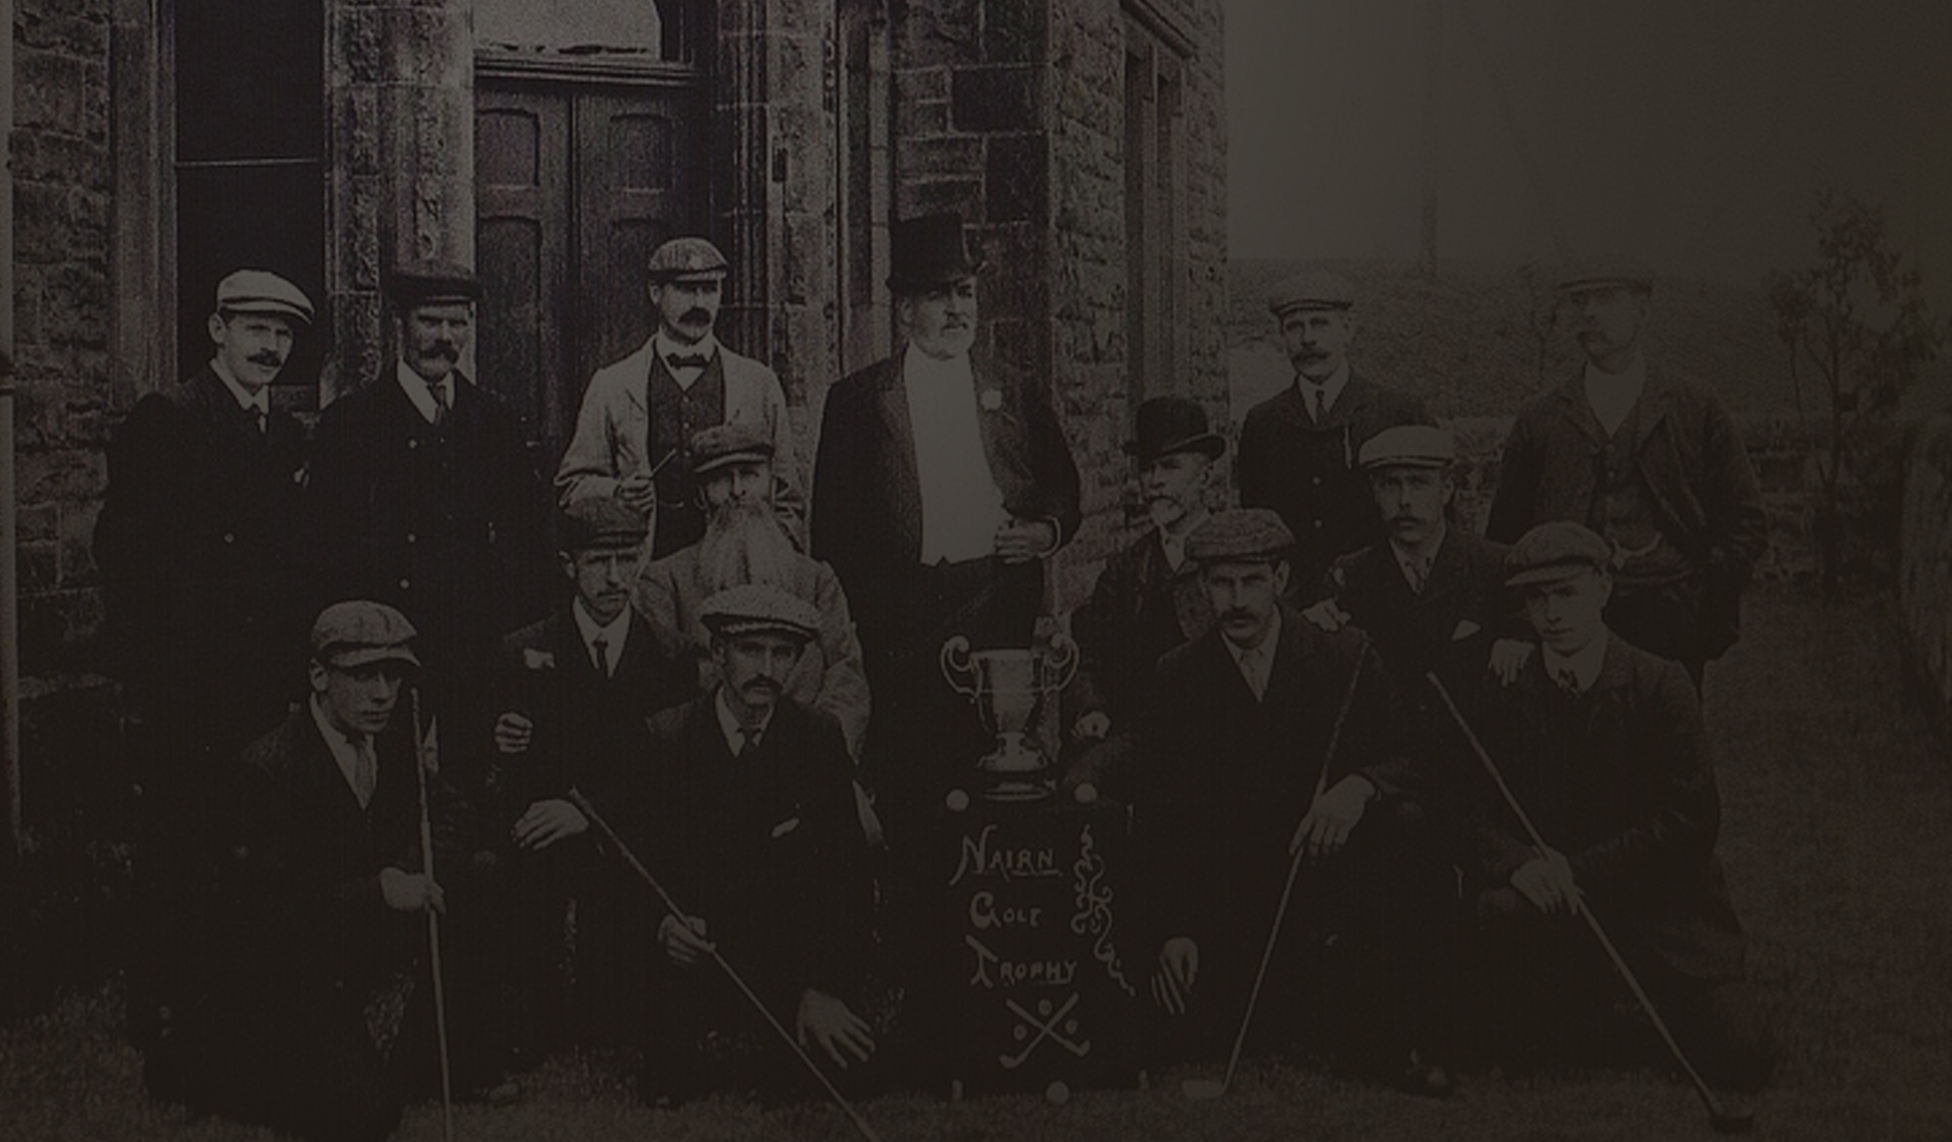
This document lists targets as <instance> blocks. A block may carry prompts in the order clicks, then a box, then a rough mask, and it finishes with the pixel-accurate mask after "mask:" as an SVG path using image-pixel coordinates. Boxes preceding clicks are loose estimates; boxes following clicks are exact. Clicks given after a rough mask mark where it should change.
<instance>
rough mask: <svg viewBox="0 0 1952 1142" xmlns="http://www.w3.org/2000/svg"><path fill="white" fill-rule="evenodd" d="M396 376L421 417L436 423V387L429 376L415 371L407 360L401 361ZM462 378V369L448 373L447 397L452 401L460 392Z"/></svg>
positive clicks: (402, 389) (450, 406)
mask: <svg viewBox="0 0 1952 1142" xmlns="http://www.w3.org/2000/svg"><path fill="white" fill-rule="evenodd" d="M394 376H395V378H396V379H397V380H398V381H399V382H400V390H401V391H402V392H404V393H406V394H407V399H408V400H410V401H412V402H413V407H414V408H416V409H418V410H419V412H420V419H422V420H424V421H426V422H427V423H428V424H432V423H434V418H435V416H436V413H435V409H434V387H433V386H432V385H431V384H429V383H428V382H427V378H426V377H423V376H421V375H420V374H419V373H417V372H415V371H414V368H413V366H412V365H409V364H407V363H406V362H405V361H401V362H400V367H399V369H398V370H397V371H396V372H395V373H394ZM460 380H461V371H460V370H459V369H455V370H453V371H451V372H449V373H448V374H447V399H448V400H449V401H450V402H452V401H453V400H454V399H455V397H456V395H457V393H458V390H459V387H460ZM448 407H449V408H450V409H452V408H453V405H452V404H451V403H450V404H449V406H448Z"/></svg>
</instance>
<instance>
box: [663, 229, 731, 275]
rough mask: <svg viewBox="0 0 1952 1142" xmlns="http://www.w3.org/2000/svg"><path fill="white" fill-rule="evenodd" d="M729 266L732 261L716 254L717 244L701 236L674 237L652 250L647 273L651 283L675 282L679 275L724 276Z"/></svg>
mask: <svg viewBox="0 0 1952 1142" xmlns="http://www.w3.org/2000/svg"><path fill="white" fill-rule="evenodd" d="M731 269H732V264H731V263H730V262H728V261H726V260H725V255H724V254H721V253H719V250H718V247H717V246H714V245H712V244H711V243H710V242H708V241H706V240H705V239H703V238H697V237H684V238H673V239H671V240H670V241H668V242H666V243H664V244H663V245H662V246H659V247H658V248H657V249H655V250H653V251H651V260H650V264H649V265H648V266H647V267H646V270H647V272H648V273H649V274H650V276H651V280H652V281H654V282H668V281H675V280H677V279H678V278H710V277H724V276H725V275H726V274H727V273H728V272H730V271H731Z"/></svg>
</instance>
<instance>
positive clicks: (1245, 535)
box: [1186, 508, 1295, 565]
mask: <svg viewBox="0 0 1952 1142" xmlns="http://www.w3.org/2000/svg"><path fill="white" fill-rule="evenodd" d="M1294 545H1295V536H1294V533H1293V532H1291V531H1289V530H1288V525H1287V524H1285V523H1283V522H1281V517H1280V516H1279V515H1276V514H1275V513H1274V512H1271V511H1269V510H1268V509H1266V508H1235V509H1234V510H1232V511H1224V512H1221V513H1219V514H1218V515H1216V516H1214V517H1213V518H1212V519H1210V520H1207V521H1206V522H1205V523H1203V524H1201V525H1200V526H1198V527H1196V528H1194V529H1193V534H1191V535H1189V536H1187V537H1186V557H1187V558H1188V559H1191V560H1192V561H1193V562H1195V563H1199V564H1201V565H1205V564H1208V563H1229V562H1234V561H1240V562H1256V561H1259V560H1263V559H1280V558H1284V557H1285V556H1286V555H1287V554H1288V551H1289V549H1290V548H1292V547H1294Z"/></svg>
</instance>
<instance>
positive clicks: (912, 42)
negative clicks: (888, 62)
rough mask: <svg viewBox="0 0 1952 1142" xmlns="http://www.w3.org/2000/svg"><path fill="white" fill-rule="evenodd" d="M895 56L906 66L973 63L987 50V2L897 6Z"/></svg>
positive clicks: (932, 0) (917, 1)
mask: <svg viewBox="0 0 1952 1142" xmlns="http://www.w3.org/2000/svg"><path fill="white" fill-rule="evenodd" d="M893 30H894V42H893V53H894V56H895V58H896V59H898V60H900V61H901V62H902V63H904V64H911V65H912V64H944V63H948V64H953V63H973V62H975V61H976V60H977V59H979V58H980V57H981V54H982V50H983V43H982V41H983V0H910V2H908V3H904V4H900V5H897V7H896V14H895V19H894V29H893Z"/></svg>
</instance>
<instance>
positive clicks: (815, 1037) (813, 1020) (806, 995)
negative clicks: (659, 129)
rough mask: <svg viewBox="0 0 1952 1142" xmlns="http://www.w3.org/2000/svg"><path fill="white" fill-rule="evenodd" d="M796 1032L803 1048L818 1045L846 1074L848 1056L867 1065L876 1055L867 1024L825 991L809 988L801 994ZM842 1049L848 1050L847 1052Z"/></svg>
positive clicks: (794, 1021)
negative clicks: (870, 1058)
mask: <svg viewBox="0 0 1952 1142" xmlns="http://www.w3.org/2000/svg"><path fill="white" fill-rule="evenodd" d="M793 1032H794V1034H795V1035H797V1036H798V1037H799V1040H800V1046H802V1047H806V1046H810V1045H811V1044H810V1043H809V1042H808V1040H812V1042H813V1043H818V1044H819V1045H820V1049H821V1050H823V1051H825V1052H827V1057H828V1058H830V1059H832V1060H833V1061H834V1065H835V1066H837V1067H839V1068H840V1069H841V1070H843V1071H844V1070H846V1069H847V1056H848V1055H853V1056H854V1058H855V1059H856V1060H858V1061H860V1062H863V1063H865V1062H867V1061H868V1056H870V1055H872V1054H874V1034H873V1032H871V1031H869V1030H868V1025H867V1024H866V1023H865V1022H863V1021H862V1019H861V1017H860V1016H858V1015H856V1014H854V1013H853V1012H852V1011H849V1010H848V1009H847V1004H845V1003H842V1002H841V1001H840V1000H838V999H835V998H834V997H833V996H831V995H828V994H827V993H826V992H824V991H815V990H813V989H812V988H807V989H806V990H805V991H803V992H801V993H800V1013H799V1015H798V1016H797V1017H795V1018H794V1020H793ZM842 1048H846V1050H845V1052H843V1051H842Z"/></svg>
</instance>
